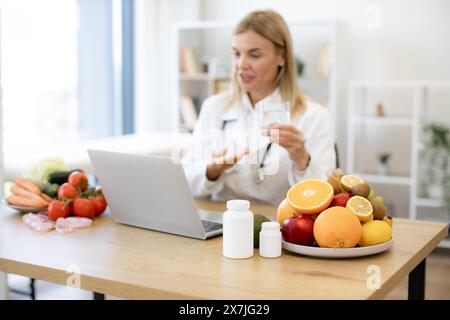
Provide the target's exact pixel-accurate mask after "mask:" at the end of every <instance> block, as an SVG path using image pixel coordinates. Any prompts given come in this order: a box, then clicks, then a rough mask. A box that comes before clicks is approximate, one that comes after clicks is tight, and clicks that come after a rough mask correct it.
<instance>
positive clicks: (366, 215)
mask: <svg viewBox="0 0 450 320" xmlns="http://www.w3.org/2000/svg"><path fill="white" fill-rule="evenodd" d="M346 207H347V208H349V209H350V210H351V211H352V212H353V213H354V214H356V216H357V217H358V219H359V221H361V222H367V221H369V220H371V219H372V220H373V208H372V204H371V203H370V201H369V200H367V199H366V198H363V197H361V196H354V197H351V198H350V199H349V200H348V201H347V205H346Z"/></svg>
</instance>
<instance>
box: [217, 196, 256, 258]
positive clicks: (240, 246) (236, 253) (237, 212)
mask: <svg viewBox="0 0 450 320" xmlns="http://www.w3.org/2000/svg"><path fill="white" fill-rule="evenodd" d="M249 208H250V202H249V201H247V200H229V201H227V209H228V210H227V211H225V213H224V214H223V255H224V256H225V257H227V258H230V259H246V258H250V257H251V256H253V213H252V212H251V211H250V210H249Z"/></svg>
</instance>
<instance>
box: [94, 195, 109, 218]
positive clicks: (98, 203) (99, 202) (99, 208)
mask: <svg viewBox="0 0 450 320" xmlns="http://www.w3.org/2000/svg"><path fill="white" fill-rule="evenodd" d="M90 200H91V201H92V203H93V204H94V207H95V212H96V216H100V215H101V214H102V213H103V212H104V211H105V209H106V199H105V197H104V196H97V197H95V198H91V199H90Z"/></svg>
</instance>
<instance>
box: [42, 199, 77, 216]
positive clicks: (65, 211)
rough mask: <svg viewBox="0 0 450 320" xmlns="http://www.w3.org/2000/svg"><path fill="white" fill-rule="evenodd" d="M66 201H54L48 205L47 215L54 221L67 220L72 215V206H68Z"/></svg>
mask: <svg viewBox="0 0 450 320" xmlns="http://www.w3.org/2000/svg"><path fill="white" fill-rule="evenodd" d="M65 204H66V202H65V201H58V200H53V201H52V202H50V204H49V205H48V212H47V215H48V217H49V218H50V219H52V220H57V219H58V218H67V217H68V216H70V214H71V213H72V204H69V205H67V206H65V208H64V205H65Z"/></svg>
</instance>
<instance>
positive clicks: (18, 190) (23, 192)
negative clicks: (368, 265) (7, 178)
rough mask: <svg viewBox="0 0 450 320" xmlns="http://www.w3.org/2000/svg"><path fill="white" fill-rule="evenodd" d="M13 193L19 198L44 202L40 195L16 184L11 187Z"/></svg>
mask: <svg viewBox="0 0 450 320" xmlns="http://www.w3.org/2000/svg"><path fill="white" fill-rule="evenodd" d="M11 192H12V193H14V195H16V196H19V197H24V198H30V199H34V200H37V201H40V200H42V198H41V197H40V196H39V195H37V194H35V193H33V192H31V191H28V190H27V189H24V188H22V187H21V186H19V185H18V184H14V185H13V186H12V187H11Z"/></svg>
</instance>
